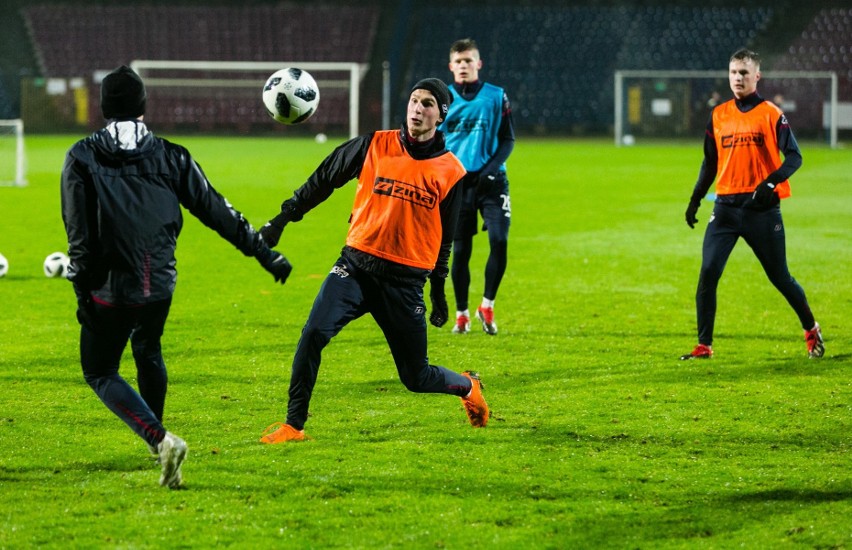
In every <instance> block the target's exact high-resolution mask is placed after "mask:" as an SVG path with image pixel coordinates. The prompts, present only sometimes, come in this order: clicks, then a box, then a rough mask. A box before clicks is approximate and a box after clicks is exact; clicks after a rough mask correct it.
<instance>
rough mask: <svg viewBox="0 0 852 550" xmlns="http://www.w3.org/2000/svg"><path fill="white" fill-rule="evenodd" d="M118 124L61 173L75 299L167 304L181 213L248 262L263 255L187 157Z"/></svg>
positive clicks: (82, 145) (78, 150)
mask: <svg viewBox="0 0 852 550" xmlns="http://www.w3.org/2000/svg"><path fill="white" fill-rule="evenodd" d="M118 124H123V125H124V126H123V127H122V129H123V130H122V131H120V129H119V126H118ZM118 124H116V123H112V124H110V125H109V126H107V127H106V128H103V129H101V130H99V131H97V132H95V133H94V134H92V135H91V136H89V137H87V138H85V139H83V140H81V141H78V142H77V143H76V144H74V145H73V146H72V147H71V149H70V150H69V151H68V154H67V155H66V159H65V165H64V167H63V169H62V183H61V187H62V189H61V192H62V219H63V221H64V223H65V229H66V232H67V234H68V255H69V257H70V259H71V265H70V267H69V269H68V279H69V280H70V281H71V282H72V283H74V287H75V290H76V291H77V293H78V296H80V295H85V294H88V293H91V294H92V296H93V298H94V299H95V300H97V301H99V302H102V303H106V304H113V305H134V304H144V303H149V302H155V301H159V300H164V299H167V298H170V297H171V296H172V293H173V292H174V288H175V283H176V280H177V270H176V267H175V265H176V259H175V247H176V245H177V237H178V235H179V234H180V231H181V228H182V226H183V217H182V213H181V208H180V207H181V206H183V207H185V208H186V209H187V210H189V212H191V213H192V214H193V215H194V216H195V217H197V218H198V219H199V220H200V221H201V222H202V223H203V224H204V225H206V226H207V227H209V228H211V229H213V230H215V231H216V232H217V233H219V235H221V236H222V237H223V238H224V239H226V240H227V241H229V242H230V243H231V244H233V245H234V246H235V247H237V248H238V249H239V250H240V251H241V252H242V253H243V254H245V255H246V256H256V255H257V254H258V253H260V252H262V251H265V250H266V249H267V246H266V244H265V243H264V242H263V240H262V239H261V238H260V235H259V234H258V233H257V232H256V231H255V230H254V228H252V226H251V224H249V222H248V221H247V220H246V219H245V218H244V217H243V216H242V214H240V213H239V212H238V211H236V210H235V209H234V208H233V207H232V206H231V205H230V204H229V203H228V201H227V200H226V199H225V198H224V197H223V196H222V195H220V194H219V193H218V192H217V191H216V190H215V189H214V188H213V187H212V186H211V185H210V182H209V181H207V177H206V176H205V175H204V172H203V171H202V170H201V167H200V166H199V165H198V164H197V163H196V162H195V161H194V160H193V159H192V157H191V156H190V154H189V151H187V150H186V149H185V148H184V147H181V146H180V145H176V144H174V143H170V142H169V141H167V140H165V139H162V138H158V137H155V136H154V134H153V133H150V132H148V131H147V128H145V125H144V124H142V123H141V122H139V121H123V122H122V123H118ZM120 133H121V134H122V135H119V134H120Z"/></svg>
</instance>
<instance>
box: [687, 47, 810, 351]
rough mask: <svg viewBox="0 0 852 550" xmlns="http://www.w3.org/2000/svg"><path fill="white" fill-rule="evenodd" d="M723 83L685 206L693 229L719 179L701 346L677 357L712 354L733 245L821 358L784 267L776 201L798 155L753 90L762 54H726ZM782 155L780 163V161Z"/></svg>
mask: <svg viewBox="0 0 852 550" xmlns="http://www.w3.org/2000/svg"><path fill="white" fill-rule="evenodd" d="M728 68H729V70H728V80H729V84H730V87H731V91H732V92H733V93H734V98H733V99H731V100H729V101H726V102H725V103H722V104H720V105H718V106H716V107H715V108H714V109H713V112H712V113H711V115H710V121H709V122H708V124H707V132H706V134H705V137H704V162H703V163H702V164H701V170H700V172H699V175H698V182H697V183H696V184H695V188H694V189H693V191H692V197H691V199H690V201H689V206H688V207H687V209H686V223H687V224H689V227H695V224H696V223H697V222H698V219H697V218H696V214H697V212H698V207H699V206H700V205H701V200H702V199H703V198H704V196H705V195H706V194H707V190H708V189H709V188H710V186H711V185H712V184H713V182H714V180H715V182H716V203H715V205H714V207H713V214H712V215H711V216H710V221H709V222H708V224H707V229H706V231H705V233H704V245H703V249H702V261H701V273H700V275H699V279H698V290H697V292H696V295H695V304H696V312H697V317H698V345H697V346H696V347H695V349H693V350H692V352H691V353H688V354H686V355H683V356H681V359H684V360H685V359H707V358H710V357H711V356H712V355H713V348H712V344H713V328H714V322H715V318H716V288H717V286H718V283H719V279H720V278H721V277H722V271H723V270H724V269H725V264H726V262H727V261H728V257H729V256H730V255H731V251H732V250H733V249H734V245H735V244H736V242H737V240H738V239H739V238H740V237H742V238H743V239H744V240H745V242H746V243H747V244H748V245H749V246H750V247H751V249H752V250H753V251H754V254H755V256H757V259H758V260H759V261H760V264H761V266H763V269H764V271H765V272H766V275H767V277H769V280H770V281H771V282H772V284H773V285H775V288H777V289H778V290H779V291H780V292H781V294H782V295H783V296H784V298H786V300H787V302H788V303H789V304H790V306H791V307H792V308H793V310H794V311H795V312H796V315H797V316H798V317H799V322H800V323H801V325H802V328H803V330H804V333H805V343H806V345H807V350H808V356H809V357H822V355H823V353H825V346H824V344H823V339H822V333H821V332H820V326H819V324H818V323H817V322H816V321H815V320H814V315H813V313H811V308H810V306H809V305H808V300H807V298H805V291H804V290H803V289H802V287H801V286H800V285H799V283H797V282H796V280H795V279H794V278H793V276H792V275H790V271H789V270H788V269H787V252H786V240H785V236H784V223H783V221H782V219H781V199H785V198H787V197H789V196H790V183H789V181H788V179H789V178H790V176H792V175H793V173H794V172H795V171H796V170H797V169H798V168H799V167H800V166H801V165H802V154H801V152H800V151H799V145H798V143H796V138H795V137H794V136H793V131H792V130H791V129H790V125H789V124H788V122H787V117H786V116H785V115H784V113H783V112H782V111H781V109H780V108H779V107H778V106H777V105H775V104H774V103H771V102H769V101H766V100H764V99H763V98H762V97H760V95H758V93H757V83H758V81H759V80H760V57H759V56H758V54H756V53H755V52H752V51H749V50H746V49H742V50H738V51H737V52H735V53H734V54H733V56H731V59H730V62H729V66H728ZM782 154H783V161H782V158H781V156H782Z"/></svg>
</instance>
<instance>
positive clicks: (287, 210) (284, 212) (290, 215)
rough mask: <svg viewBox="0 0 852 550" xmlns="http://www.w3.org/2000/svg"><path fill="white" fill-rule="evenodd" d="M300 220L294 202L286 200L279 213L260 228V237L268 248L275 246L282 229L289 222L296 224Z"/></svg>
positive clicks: (300, 216) (300, 217) (279, 238)
mask: <svg viewBox="0 0 852 550" xmlns="http://www.w3.org/2000/svg"><path fill="white" fill-rule="evenodd" d="M301 219H302V215H301V214H300V213H299V209H298V207H297V206H296V201H294V200H293V199H287V200H286V201H284V202H283V203H282V204H281V213H280V214H278V215H277V216H275V217H274V218H272V219H271V220H269V221H268V222H267V223H266V225H264V226H263V227H261V228H260V237H261V238H262V239H263V242H265V243H266V244H267V245H268V246H269V247H270V248H272V247H274V246H277V245H278V241H280V240H281V233H283V232H284V227H285V226H286V225H287V224H288V223H290V222H297V221H299V220H301Z"/></svg>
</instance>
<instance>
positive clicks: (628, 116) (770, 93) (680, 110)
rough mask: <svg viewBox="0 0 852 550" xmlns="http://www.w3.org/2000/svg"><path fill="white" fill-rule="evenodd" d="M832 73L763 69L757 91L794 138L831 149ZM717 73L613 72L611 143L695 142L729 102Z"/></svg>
mask: <svg viewBox="0 0 852 550" xmlns="http://www.w3.org/2000/svg"><path fill="white" fill-rule="evenodd" d="M837 88H838V82H837V73H835V72H829V71H812V72H808V71H766V72H763V73H761V79H760V84H759V85H758V90H759V92H760V95H761V96H762V97H764V98H765V99H768V100H770V101H773V102H775V103H776V104H778V105H779V107H781V109H782V110H783V111H784V113H785V114H786V115H787V116H788V117H789V118H790V120H791V125H792V127H793V132H794V133H795V135H796V136H797V137H800V138H802V137H804V138H808V139H818V140H824V141H827V142H828V143H829V144H830V145H831V147H832V148H836V147H837V129H838V126H839V111H838V98H837ZM731 97H732V96H731V91H730V88H729V87H728V78H727V75H726V73H724V72H720V71H643V70H619V71H615V120H614V130H615V132H614V133H615V144H616V146H620V145H630V144H632V143H633V142H635V140H636V139H639V138H643V137H645V138H682V137H692V138H696V139H700V138H701V136H703V132H704V128H705V126H706V124H707V120H708V118H709V115H710V110H711V108H712V106H713V105H715V104H716V103H717V102H718V103H721V102H723V101H727V100H728V99H730V98H731Z"/></svg>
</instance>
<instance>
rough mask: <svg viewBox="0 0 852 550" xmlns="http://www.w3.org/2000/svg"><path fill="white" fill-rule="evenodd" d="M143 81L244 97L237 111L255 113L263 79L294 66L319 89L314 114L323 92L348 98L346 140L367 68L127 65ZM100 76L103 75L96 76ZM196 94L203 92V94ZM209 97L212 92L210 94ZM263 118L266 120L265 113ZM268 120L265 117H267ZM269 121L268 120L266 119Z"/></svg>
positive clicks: (355, 119)
mask: <svg viewBox="0 0 852 550" xmlns="http://www.w3.org/2000/svg"><path fill="white" fill-rule="evenodd" d="M130 66H131V68H133V70H135V71H136V72H137V73H138V74H139V75H140V76H141V77H142V79H143V80H144V81H145V86H146V87H148V88H152V89H157V88H189V89H192V90H194V91H198V90H204V89H206V90H216V91H226V90H228V89H231V90H234V93H235V94H240V97H243V98H245V99H244V100H243V103H245V105H243V106H241V107H239V108H238V110H239V112H241V113H243V114H244V115H246V116H247V113H249V112H252V113H254V112H255V111H257V110H259V109H260V108H261V106H262V103H261V90H262V88H263V84H264V83H265V82H266V79H267V78H268V77H269V75H271V74H272V73H274V72H275V71H277V70H279V69H283V68H286V67H298V68H300V69H304V70H306V71H308V72H310V73H311V75H312V76H313V77H314V79H315V80H316V81H317V85H318V86H319V88H320V106H319V108H318V110H317V114H318V115H322V110H323V106H324V102H323V100H324V99H325V97H326V96H324V92H329V91H332V90H335V91H342V92H344V93H346V94H347V95H348V122H347V124H346V125H347V126H348V128H347V130H348V134H349V136H350V137H355V136H357V135H358V133H359V132H358V113H359V108H360V101H361V99H360V87H361V80H362V79H363V77H364V75H365V73H366V72H367V69H368V67H369V66H368V65H367V64H363V63H354V62H342V61H341V62H313V61H262V62H261V61H177V60H150V59H138V60H135V61H133V62H132V63H131V64H130ZM98 76H100V77H102V76H103V75H96V78H98ZM200 93H202V94H203V93H204V92H203V91H202V92H200ZM211 95H212V93H211ZM263 116H264V117H267V115H266V114H265V112H264V113H263ZM267 118H268V117H267ZM270 120H271V119H270ZM321 120H322V116H319V117H318V116H316V115H314V117H312V120H309V121H308V122H307V123H305V124H306V125H309V124H311V123H313V122H317V121H321Z"/></svg>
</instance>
